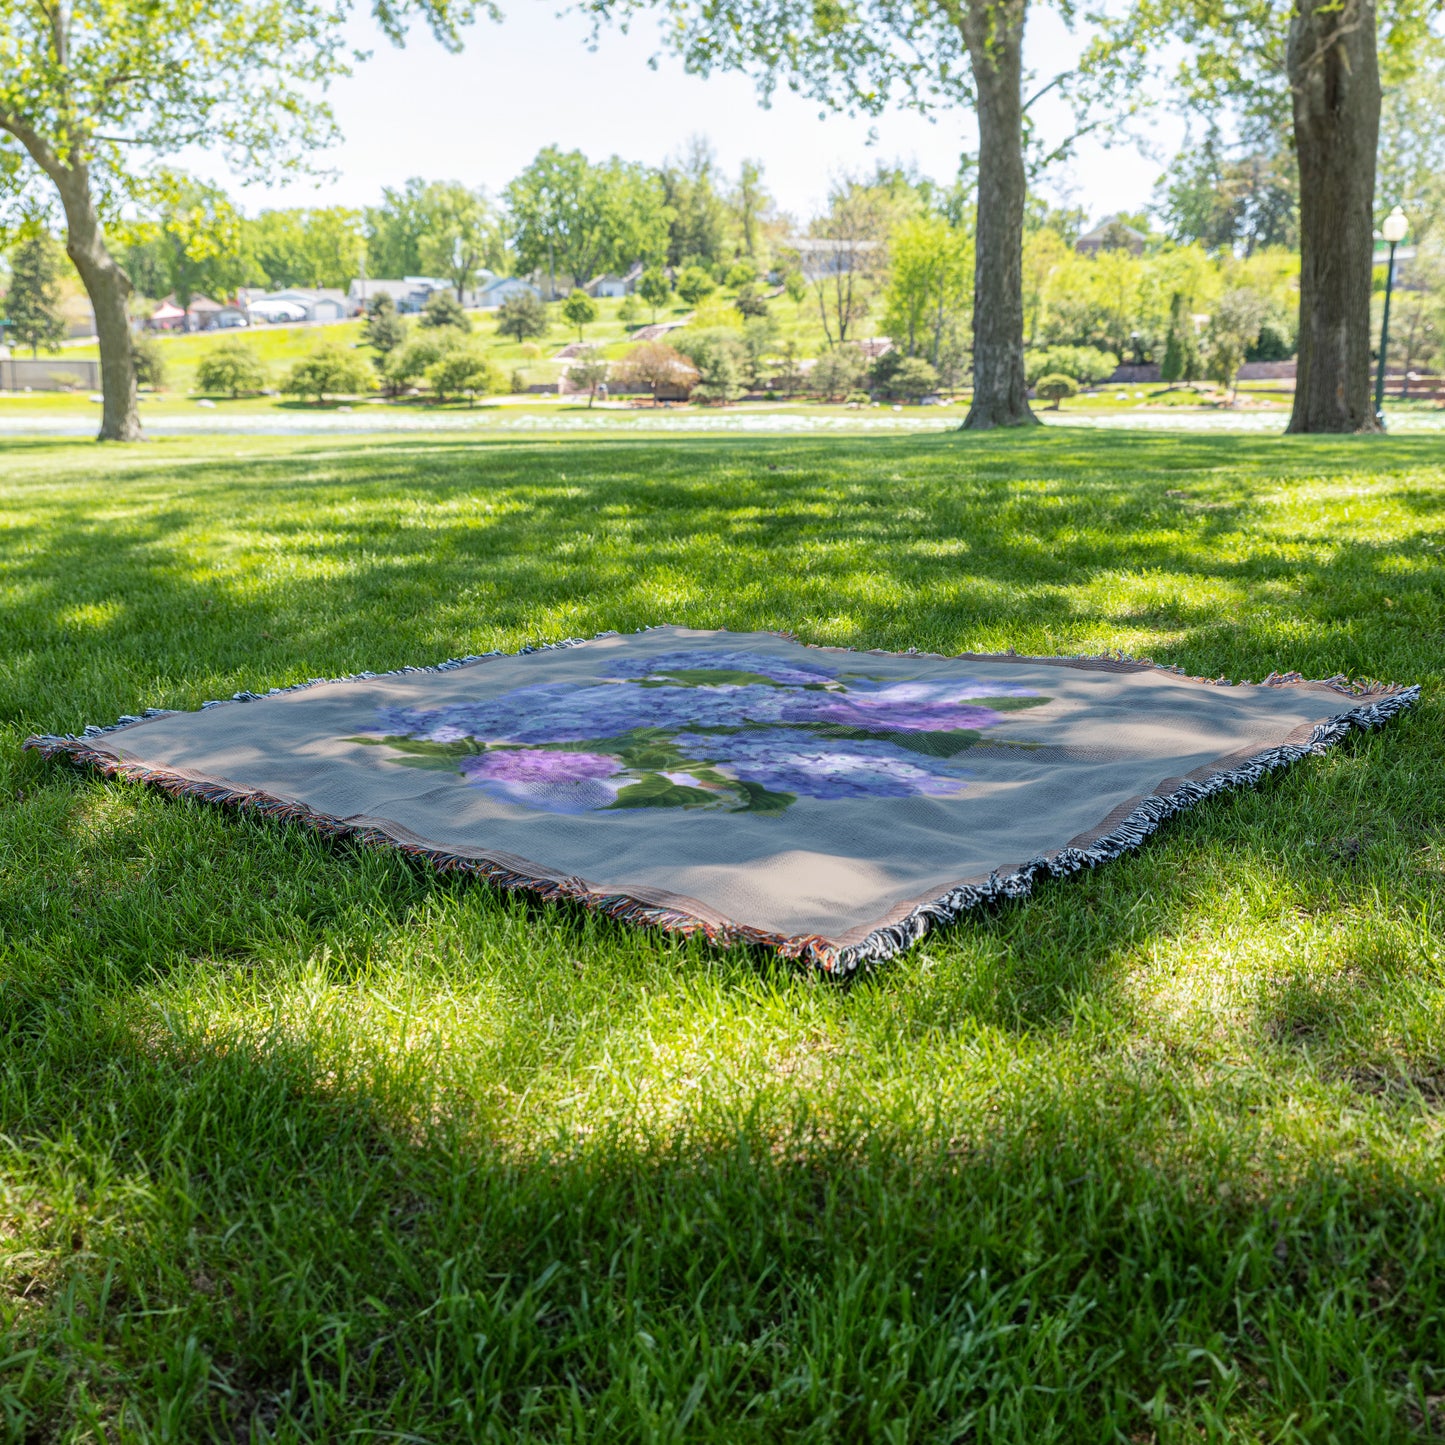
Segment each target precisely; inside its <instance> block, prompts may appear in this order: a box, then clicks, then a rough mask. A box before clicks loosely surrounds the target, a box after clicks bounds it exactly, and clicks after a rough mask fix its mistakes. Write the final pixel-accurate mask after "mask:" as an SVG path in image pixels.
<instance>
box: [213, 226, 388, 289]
mask: <svg viewBox="0 0 1445 1445" xmlns="http://www.w3.org/2000/svg"><path fill="white" fill-rule="evenodd" d="M240 236H241V252H242V258H243V262H244V267H245V271H246V284H248V285H251V284H261V285H265V286H268V287H272V288H277V287H282V286H335V287H340V288H344V287H346V286H348V285H350V283H351V282H352V280H353V279H354V278H355V277H356V275H357V273H358V272H359V271H360V269H361V262H362V259H363V257H365V256H366V255H367V249H366V232H365V228H364V224H363V215H362V212H360V211H355V210H352V209H350V208H349V207H346V206H322V207H318V208H316V209H314V210H306V209H304V208H293V209H287V210H268V211H262V212H261V214H260V215H259V216H257V217H256V218H255V220H242V221H241V223H240Z"/></svg>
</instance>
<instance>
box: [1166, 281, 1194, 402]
mask: <svg viewBox="0 0 1445 1445" xmlns="http://www.w3.org/2000/svg"><path fill="white" fill-rule="evenodd" d="M1159 375H1160V376H1161V377H1163V378H1164V380H1165V381H1167V382H1168V383H1169V385H1170V386H1174V385H1176V384H1177V383H1178V382H1181V381H1182V382H1184V383H1185V384H1186V385H1187V386H1193V385H1194V383H1195V382H1196V381H1198V380H1199V378H1200V377H1201V376H1202V375H1203V363H1202V362H1201V360H1200V357H1199V333H1198V331H1197V330H1196V329H1195V326H1194V317H1193V316H1192V315H1191V314H1190V306H1189V301H1188V299H1187V298H1186V297H1184V296H1182V295H1180V294H1179V293H1178V292H1175V294H1174V300H1173V302H1172V303H1171V305H1170V309H1169V335H1168V337H1167V339H1166V340H1165V343H1164V360H1163V362H1162V363H1161V365H1160V367H1159Z"/></svg>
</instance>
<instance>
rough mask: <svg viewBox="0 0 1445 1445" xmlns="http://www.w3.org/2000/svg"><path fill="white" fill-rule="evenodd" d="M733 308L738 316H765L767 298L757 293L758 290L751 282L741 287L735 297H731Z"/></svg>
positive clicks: (766, 312)
mask: <svg viewBox="0 0 1445 1445" xmlns="http://www.w3.org/2000/svg"><path fill="white" fill-rule="evenodd" d="M733 306H734V307H735V308H736V309H737V312H738V314H739V315H740V316H746V317H749V318H752V317H758V316H766V315H767V314H768V303H767V298H766V297H764V296H763V295H762V293H761V292H759V290H758V288H757V287H756V286H754V285H753V283H752V282H751V281H749V282H748V284H747V285H746V286H744V287H742V288H741V289H740V290H739V291H738V294H737V295H736V296H734V297H733Z"/></svg>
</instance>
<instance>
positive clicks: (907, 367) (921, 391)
mask: <svg viewBox="0 0 1445 1445" xmlns="http://www.w3.org/2000/svg"><path fill="white" fill-rule="evenodd" d="M892 389H893V394H894V395H895V396H902V397H906V398H907V399H908V400H909V401H917V400H918V399H919V398H920V397H925V396H928V395H929V394H930V393H931V392H935V391H937V390H938V372H937V371H936V370H935V369H934V367H933V364H932V363H931V362H929V361H925V360H924V358H923V357H921V356H905V357H904V358H903V360H902V361H901V362H899V364H898V366H897V368H896V369H895V370H894V372H893V381H892Z"/></svg>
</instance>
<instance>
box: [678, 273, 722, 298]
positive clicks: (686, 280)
mask: <svg viewBox="0 0 1445 1445" xmlns="http://www.w3.org/2000/svg"><path fill="white" fill-rule="evenodd" d="M716 290H717V282H716V281H714V280H713V279H712V277H711V276H709V275H708V274H707V272H706V271H704V270H703V269H702V267H701V266H687V267H684V268H683V272H682V275H681V276H679V277H678V278H677V294H678V295H679V296H681V297H682V299H683V300H684V301H686V302H687V304H688V305H689V306H696V305H697V303H698V302H699V301H703V300H706V298H707V297H709V296H711V295H712V293H713V292H714V291H716Z"/></svg>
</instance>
